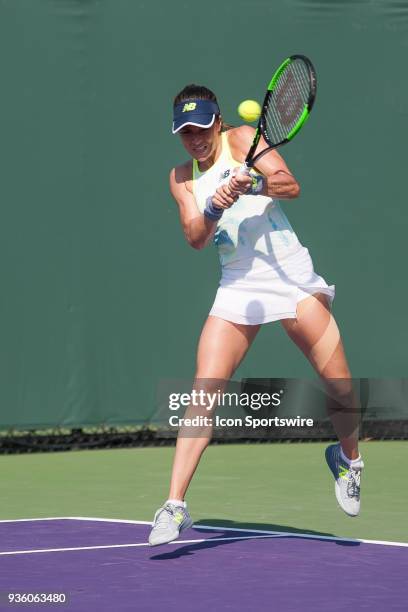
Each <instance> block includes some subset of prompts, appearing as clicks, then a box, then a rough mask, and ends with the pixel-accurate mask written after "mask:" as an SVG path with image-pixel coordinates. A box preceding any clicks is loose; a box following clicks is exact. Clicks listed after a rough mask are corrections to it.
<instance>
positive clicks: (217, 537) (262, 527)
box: [150, 518, 360, 561]
mask: <svg viewBox="0 0 408 612" xmlns="http://www.w3.org/2000/svg"><path fill="white" fill-rule="evenodd" d="M200 525H203V526H204V525H205V526H206V527H209V526H211V527H214V529H217V530H219V531H217V533H216V534H214V535H213V536H211V537H208V538H207V539H206V540H205V542H196V543H194V542H192V543H191V544H185V545H184V546H180V547H178V548H176V549H175V550H171V551H169V552H165V553H161V554H155V555H153V556H152V557H150V558H151V560H153V561H165V560H168V559H177V558H179V557H184V556H189V555H194V554H195V553H197V552H199V551H200V550H203V549H209V548H216V547H218V546H224V545H227V544H228V545H230V544H235V543H237V542H242V539H236V538H246V537H248V539H251V537H252V538H253V537H256V536H258V539H260V538H262V535H263V534H262V533H251V532H247V533H245V529H256V530H258V531H260V532H262V531H265V532H273V531H275V532H282V533H283V535H282V536H279V535H277V536H276V537H279V538H280V539H281V538H285V537H290V536H286V535H285V534H293V535H298V537H299V539H302V537H301V536H302V535H306V536H312V538H311V539H313V540H319V541H320V542H327V543H328V544H336V545H338V546H360V542H358V541H356V540H346V539H345V540H330V539H325V538H335V537H339V536H336V535H335V534H333V533H327V532H323V531H313V530H310V529H296V528H295V527H290V526H288V525H276V524H270V523H239V522H235V521H228V520H225V519H222V520H218V519H210V518H209V519H202V520H201V521H198V522H196V523H195V526H196V527H200ZM224 528H228V531H227V530H224ZM234 529H236V530H237V531H233V530H234ZM192 531H193V532H195V533H194V536H190V537H191V538H198V537H200V536H203V535H204V534H205V531H204V530H201V529H197V530H194V528H193V529H192V530H189V531H187V532H184V533H183V534H182V536H181V539H182V540H183V539H187V538H188V537H189V536H188V535H187V534H188V533H190V534H191V532H192ZM206 531H207V530H206ZM207 533H208V532H207ZM264 535H265V539H272V540H273V539H274V538H273V534H270V533H265V534H264ZM319 536H320V537H319ZM221 538H225V540H222V539H221ZM308 539H309V538H308ZM176 542H177V541H176ZM176 542H175V543H176Z"/></svg>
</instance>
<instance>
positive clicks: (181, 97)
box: [173, 83, 234, 132]
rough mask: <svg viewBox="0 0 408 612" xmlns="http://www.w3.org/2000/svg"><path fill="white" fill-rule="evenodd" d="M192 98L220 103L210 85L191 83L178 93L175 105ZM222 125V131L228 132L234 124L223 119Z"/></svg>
mask: <svg viewBox="0 0 408 612" xmlns="http://www.w3.org/2000/svg"><path fill="white" fill-rule="evenodd" d="M191 99H193V100H194V99H196V100H197V99H198V100H211V102H215V103H216V104H218V102H217V97H216V95H215V93H214V92H213V91H211V89H208V87H204V85H195V84H194V83H191V84H190V85H186V86H185V87H184V88H183V89H182V90H181V91H180V92H179V93H178V94H177V96H176V97H175V98H174V102H173V106H176V105H177V104H181V103H182V102H186V101H188V100H191ZM221 127H222V131H223V132H226V131H227V130H230V129H231V128H233V127H234V126H233V125H229V124H228V123H224V122H223V121H222V119H221Z"/></svg>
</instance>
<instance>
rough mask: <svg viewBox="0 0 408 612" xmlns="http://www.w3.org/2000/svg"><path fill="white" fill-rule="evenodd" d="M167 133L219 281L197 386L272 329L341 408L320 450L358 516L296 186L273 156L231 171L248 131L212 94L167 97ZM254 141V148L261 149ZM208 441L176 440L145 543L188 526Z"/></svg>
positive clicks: (188, 223) (323, 303) (333, 330)
mask: <svg viewBox="0 0 408 612" xmlns="http://www.w3.org/2000/svg"><path fill="white" fill-rule="evenodd" d="M172 131H173V134H178V135H179V136H180V138H181V142H182V144H183V146H184V148H185V150H186V151H187V153H188V154H189V156H190V158H191V159H189V161H187V162H186V163H184V164H182V165H180V166H177V167H176V168H173V169H172V171H171V173H170V191H171V193H172V195H173V197H174V199H175V200H176V202H177V204H178V207H179V213H180V221H181V225H182V227H183V230H184V234H185V237H186V239H187V241H188V242H189V244H190V245H191V246H192V247H194V248H195V249H202V248H203V247H205V246H206V245H207V244H208V243H209V242H210V241H211V240H213V241H214V242H215V245H216V247H217V249H218V253H219V257H220V262H221V272H222V273H221V280H220V285H219V288H218V291H217V294H216V296H215V301H214V304H213V306H212V309H211V311H210V313H209V316H208V318H207V320H206V322H205V324H204V327H203V330H202V332H201V337H200V340H199V343H198V353H197V369H196V374H195V381H196V384H197V385H198V386H199V387H200V388H205V389H206V390H207V391H214V390H217V389H220V387H222V384H223V382H225V381H228V380H229V379H230V378H231V377H232V375H233V373H234V371H235V370H236V368H237V367H238V365H239V364H240V362H241V361H242V359H243V358H244V356H245V354H246V352H247V351H248V349H249V348H250V346H251V344H252V342H253V341H254V338H255V336H256V334H257V333H258V331H259V329H260V327H261V325H263V324H265V323H269V322H272V321H280V322H281V324H282V325H283V327H284V329H285V331H286V332H287V334H288V336H289V337H290V338H291V339H292V340H293V341H294V342H295V344H296V345H297V346H298V347H299V348H300V349H301V351H303V353H304V354H305V355H306V357H307V358H308V359H309V361H310V363H311V364H312V366H313V367H314V369H315V370H316V372H317V373H318V375H319V376H320V377H321V378H322V379H323V381H324V382H325V384H326V385H327V388H328V389H329V394H330V395H331V397H332V398H333V399H334V402H335V403H336V404H337V408H338V407H339V406H340V407H342V408H344V410H342V409H340V410H339V409H337V410H334V411H333V414H332V422H333V425H334V427H335V429H336V432H337V435H338V438H339V443H338V444H333V445H330V446H329V447H328V448H327V450H326V460H327V463H328V465H329V467H330V469H331V471H332V472H333V475H334V478H335V492H336V497H337V500H338V502H339V504H340V506H341V508H342V509H343V510H344V511H345V512H346V513H347V514H349V515H350V516H356V515H357V514H358V512H359V509H360V474H361V470H362V468H363V467H364V464H363V461H362V459H361V457H360V455H359V451H358V424H357V421H358V415H357V414H356V410H354V411H353V406H355V403H356V400H355V397H354V396H353V391H352V387H351V380H350V379H351V375H350V371H349V368H348V365H347V361H346V357H345V353H344V350H343V344H342V341H341V337H340V333H339V329H338V327H337V325H336V322H335V320H334V317H333V315H332V313H331V308H330V307H331V302H332V300H333V297H334V286H328V285H327V283H326V282H325V280H324V279H323V278H322V277H321V276H318V275H317V274H316V273H315V271H314V269H313V264H312V260H311V257H310V255H309V251H308V249H307V248H305V247H304V246H303V245H302V244H301V243H300V241H299V239H298V237H297V236H296V234H295V232H294V231H293V229H292V227H291V225H290V223H289V221H288V220H287V218H286V216H285V214H284V212H283V211H282V209H281V207H280V205H279V200H291V199H293V198H296V197H297V196H298V195H299V191H300V189H299V185H298V183H297V181H296V179H295V177H294V176H293V174H292V173H291V171H290V170H289V168H288V167H287V165H286V163H285V162H284V160H283V159H282V157H281V155H280V154H279V153H278V152H277V151H276V150H273V151H270V152H269V153H268V154H267V155H264V156H263V157H262V158H261V159H260V160H259V161H258V162H257V163H256V167H255V169H254V171H251V174H250V175H247V174H243V173H241V172H240V171H239V168H240V167H241V165H242V163H243V161H244V159H245V156H246V154H247V152H248V150H249V148H250V146H251V144H252V140H253V135H254V130H253V128H251V127H249V126H246V125H243V126H240V127H236V128H230V127H229V126H225V125H224V124H223V121H222V117H221V113H220V109H219V106H218V103H217V100H216V97H215V95H214V94H213V92H212V91H211V90H209V89H207V88H206V87H203V86H197V85H188V86H186V87H185V88H184V89H183V90H182V91H181V92H180V93H179V94H178V95H177V96H176V98H175V101H174V121H173V130H172ZM265 146H266V145H265V143H264V142H262V139H261V142H260V144H259V146H258V149H257V150H262V149H263V148H264V147H265ZM209 439H210V436H209V435H204V434H203V435H202V436H201V435H200V436H196V437H191V436H190V437H188V436H186V437H185V436H182V435H180V433H179V437H178V440H177V445H176V452H175V457H174V463H173V471H172V478H171V484H170V493H169V497H168V499H167V501H166V502H165V503H164V504H163V506H162V507H161V508H159V510H157V512H156V514H155V517H154V521H153V527H152V531H151V533H150V537H149V542H150V544H151V545H153V546H154V545H158V544H164V543H167V542H171V541H173V540H175V539H176V538H177V537H178V536H179V534H180V532H181V531H183V530H184V529H186V528H188V527H190V526H191V525H192V520H191V517H190V515H189V513H188V510H187V505H186V502H185V501H184V497H185V494H186V491H187V488H188V486H189V483H190V481H191V479H192V476H193V474H194V472H195V470H196V468H197V465H198V462H199V460H200V457H201V455H202V453H203V451H204V450H205V448H206V446H207V445H208V443H209Z"/></svg>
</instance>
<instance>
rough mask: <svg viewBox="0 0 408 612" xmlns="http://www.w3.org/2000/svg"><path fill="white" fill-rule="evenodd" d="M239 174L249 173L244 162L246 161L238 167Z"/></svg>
mask: <svg viewBox="0 0 408 612" xmlns="http://www.w3.org/2000/svg"><path fill="white" fill-rule="evenodd" d="M239 171H240V173H241V174H248V175H249V166H248V165H247V164H246V162H244V163H243V164H242V166H241V167H240V169H239Z"/></svg>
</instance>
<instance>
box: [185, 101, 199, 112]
mask: <svg viewBox="0 0 408 612" xmlns="http://www.w3.org/2000/svg"><path fill="white" fill-rule="evenodd" d="M196 107H197V103H196V102H187V104H185V105H184V106H183V111H182V112H183V113H187V112H189V111H193V110H195V109H196Z"/></svg>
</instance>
